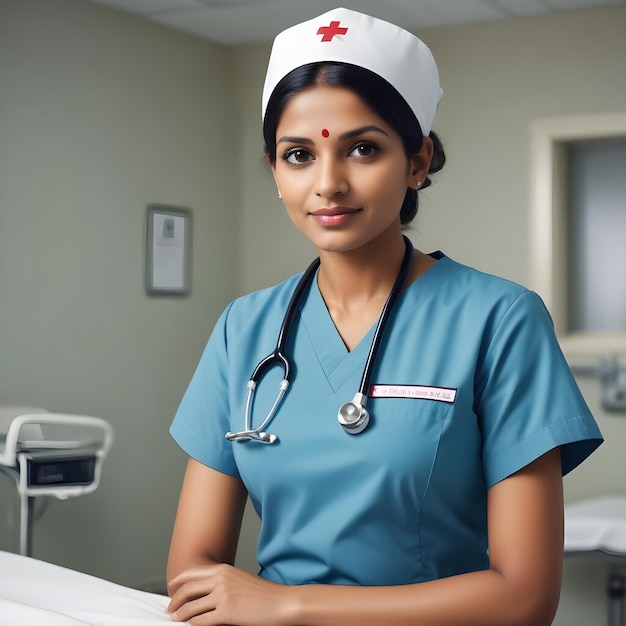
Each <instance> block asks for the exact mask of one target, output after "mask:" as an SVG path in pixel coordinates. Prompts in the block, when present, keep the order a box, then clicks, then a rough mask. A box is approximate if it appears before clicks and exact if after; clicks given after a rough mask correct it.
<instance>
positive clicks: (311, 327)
mask: <svg viewBox="0 0 626 626" xmlns="http://www.w3.org/2000/svg"><path fill="white" fill-rule="evenodd" d="M432 256H433V257H434V258H436V259H437V263H435V264H434V265H432V266H431V267H430V268H428V269H427V270H426V271H425V272H424V273H423V274H422V275H421V276H420V277H419V278H418V279H417V280H415V281H414V282H413V283H412V284H411V285H409V287H408V288H407V289H406V290H405V291H404V293H403V294H402V295H401V296H400V298H399V299H398V301H397V302H396V304H395V306H394V310H393V311H392V315H393V316H394V317H395V315H396V314H397V313H398V311H399V310H400V309H403V310H404V309H411V308H414V307H416V306H419V305H420V303H421V302H423V301H424V300H425V299H426V298H427V297H428V296H429V295H430V294H431V293H433V291H435V290H436V289H437V287H438V286H439V285H440V284H441V283H442V282H443V281H444V280H446V279H447V277H448V276H449V275H450V274H451V273H453V272H454V271H456V269H458V265H457V264H456V263H455V262H454V261H452V260H451V259H449V258H448V257H446V256H445V255H443V253H441V252H436V253H433V255H432ZM300 315H301V324H302V325H303V327H304V329H305V330H306V333H307V335H308V337H309V340H310V342H311V345H312V347H313V350H314V352H315V355H316V356H317V359H318V362H319V364H320V367H321V368H322V370H323V372H324V375H325V376H326V379H327V380H328V383H329V385H330V386H331V388H332V389H333V391H337V390H338V389H339V388H340V387H341V386H342V385H343V384H344V383H345V382H346V380H348V378H351V377H352V376H353V375H354V373H355V371H356V370H358V369H360V368H362V367H363V363H364V362H365V359H366V358H367V354H368V352H369V350H370V346H371V345H372V339H373V338H374V331H375V329H376V323H374V325H373V326H372V327H371V328H370V329H369V330H368V332H367V333H366V334H365V335H364V336H363V337H362V338H361V341H359V343H358V344H357V345H356V346H355V347H354V348H353V349H352V350H348V349H347V347H346V345H345V344H344V342H343V340H342V338H341V335H340V334H339V332H338V331H337V328H336V327H335V324H334V322H333V320H332V318H331V316H330V313H329V312H328V309H327V308H326V303H325V302H324V298H323V297H322V294H321V292H320V290H319V287H318V285H317V274H316V275H315V277H314V278H313V280H312V281H311V286H310V288H309V290H308V292H307V294H306V295H305V297H304V298H303V301H302V303H301V305H300ZM392 330H393V320H390V324H389V325H388V326H387V327H386V329H385V333H388V332H391V331H392ZM383 341H384V338H383Z"/></svg>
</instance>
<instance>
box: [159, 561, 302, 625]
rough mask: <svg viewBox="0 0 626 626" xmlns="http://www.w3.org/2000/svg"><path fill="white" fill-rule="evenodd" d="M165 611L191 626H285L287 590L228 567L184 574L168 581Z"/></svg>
mask: <svg viewBox="0 0 626 626" xmlns="http://www.w3.org/2000/svg"><path fill="white" fill-rule="evenodd" d="M168 588H169V592H170V597H171V600H170V603H169V606H168V607H167V611H168V612H169V613H170V619H171V620H173V621H176V622H186V621H187V622H189V623H190V624H192V626H218V625H223V624H230V625H234V626H282V625H284V626H289V624H291V623H293V622H291V621H290V620H289V607H290V605H291V603H290V602H289V595H290V589H291V588H290V587H287V586H285V585H279V584H277V583H272V582H269V581H267V580H263V579H262V578H260V577H258V576H253V575H252V574H248V573H247V572H244V571H242V570H240V569H237V568H235V567H233V566H231V565H225V564H218V565H207V566H202V567H195V568H192V569H188V570H185V571H184V572H182V573H180V574H179V575H178V576H176V577H175V578H173V579H172V580H171V581H170V584H169V586H168Z"/></svg>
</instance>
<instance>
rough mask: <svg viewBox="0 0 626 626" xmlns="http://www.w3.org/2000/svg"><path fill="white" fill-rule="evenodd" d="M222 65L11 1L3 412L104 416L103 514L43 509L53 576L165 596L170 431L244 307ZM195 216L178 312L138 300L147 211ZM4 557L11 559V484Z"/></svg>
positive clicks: (0, 107)
mask: <svg viewBox="0 0 626 626" xmlns="http://www.w3.org/2000/svg"><path fill="white" fill-rule="evenodd" d="M230 66H231V64H230V60H229V54H228V52H227V51H226V50H225V49H223V48H220V47H218V46H214V45H211V44H209V43H207V42H203V41H200V40H198V39H194V38H191V37H188V36H185V35H182V34H178V33H174V32H171V31H167V30H165V29H162V28H159V27H156V26H153V25H150V24H147V23H145V22H141V21H139V20H136V19H134V18H131V17H126V16H124V15H122V14H119V13H116V12H113V11H109V10H105V9H101V8H99V7H97V6H95V5H91V4H90V3H86V2H83V1H76V0H54V2H50V1H49V0H0V138H1V140H0V403H2V404H16V403H17V404H29V405H39V406H43V407H45V408H46V409H48V410H50V411H61V412H65V411H67V412H73V413H84V414H88V415H97V416H100V417H103V418H105V419H107V420H109V421H110V422H111V424H112V425H113V427H114V429H115V435H116V439H115V443H114V445H113V448H112V451H111V454H110V456H109V458H108V459H107V461H106V462H105V465H104V476H103V479H102V484H101V486H100V488H99V489H98V491H97V492H96V493H94V494H93V495H89V496H84V497H82V498H76V499H74V500H69V501H66V502H60V501H57V500H54V501H51V502H50V505H49V509H48V511H47V512H46V513H45V515H43V517H42V518H41V520H39V521H38V522H37V523H36V524H35V536H34V553H35V556H38V557H40V558H43V559H47V560H50V561H54V562H56V563H60V564H62V565H67V566H69V567H72V568H76V569H79V570H82V571H86V572H90V573H94V574H97V575H99V576H104V577H106V578H110V579H113V580H115V581H119V582H122V583H125V584H130V585H137V584H144V583H147V582H151V581H153V580H154V581H156V580H162V579H163V575H164V567H165V558H166V553H167V548H168V544H169V535H170V532H171V524H172V521H173V515H174V510H175V506H176V500H177V494H178V490H179V487H180V480H181V476H182V471H183V468H184V457H183V454H182V453H181V452H180V451H179V450H178V448H177V446H176V445H175V444H174V443H173V442H172V440H171V439H170V437H169V435H168V432H167V429H168V426H169V423H170V421H171V418H172V415H173V413H174V411H175V409H176V406H177V404H178V401H179V399H180V396H181V395H182V393H183V391H184V389H185V387H186V385H187V382H188V380H189V378H190V376H191V374H192V372H193V369H194V367H195V365H196V362H197V360H198V358H199V355H200V352H201V350H202V348H203V347H204V342H205V340H206V338H207V337H208V334H209V333H210V330H211V328H212V325H213V323H214V322H215V319H216V317H217V315H218V314H219V312H220V311H221V309H222V308H223V307H224V306H225V304H226V303H227V302H228V301H229V300H230V299H231V298H232V297H233V295H234V293H235V286H234V285H235V283H236V280H237V275H238V267H237V259H238V255H237V254H236V241H237V223H238V222H237V207H238V206H239V202H240V201H239V198H238V188H239V183H240V180H239V177H237V176H236V175H235V174H234V172H233V167H232V164H233V162H234V160H235V154H236V153H237V151H238V146H237V142H236V141H233V137H234V135H235V134H236V127H237V123H236V109H235V107H234V106H233V101H234V99H233V97H232V81H231V72H230ZM152 202H161V203H171V204H176V205H182V206H186V207H190V208H191V209H192V211H193V284H192V292H191V295H190V296H189V297H187V298H164V297H160V298H154V297H148V296H147V295H146V294H145V291H144V284H143V276H144V274H143V272H144V240H145V210H146V205H147V204H148V203H152ZM0 489H1V490H2V491H1V492H0V498H1V501H2V502H3V504H2V505H0V547H1V548H9V549H12V548H14V547H16V545H17V544H16V540H17V533H16V524H17V520H18V510H17V509H16V508H15V506H14V505H15V500H16V497H15V495H14V494H15V489H14V487H13V486H12V485H11V483H10V481H9V480H8V479H7V478H5V477H0Z"/></svg>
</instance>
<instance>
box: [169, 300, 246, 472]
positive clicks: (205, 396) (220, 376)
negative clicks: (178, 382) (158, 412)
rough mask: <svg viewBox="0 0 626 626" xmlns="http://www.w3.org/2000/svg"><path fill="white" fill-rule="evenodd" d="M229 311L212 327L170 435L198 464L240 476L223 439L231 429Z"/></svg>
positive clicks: (230, 445)
mask: <svg viewBox="0 0 626 626" xmlns="http://www.w3.org/2000/svg"><path fill="white" fill-rule="evenodd" d="M231 306H232V305H231ZM229 311H230V306H229V307H228V308H227V309H226V310H225V311H224V313H222V315H221V317H220V318H219V320H218V321H217V324H216V325H215V328H214V329H213V333H212V334H211V337H210V339H209V341H208V343H207V345H206V348H205V350H204V353H203V354H202V357H201V358H200V362H199V364H198V367H197V368H196V371H195V373H194V375H193V377H192V379H191V382H190V383H189V386H188V387H187V390H186V392H185V394H184V396H183V399H182V400H181V403H180V406H179V407H178V411H177V412H176V415H175V416H174V420H173V422H172V425H171V427H170V434H171V435H172V437H173V438H174V440H175V441H176V443H178V445H179V446H180V447H181V448H182V449H183V450H184V451H185V452H186V453H187V454H188V455H189V456H191V457H192V458H194V459H196V460H197V461H199V462H200V463H203V464H204V465H207V466H208V467H211V468H213V469H215V470H217V471H219V472H222V473H224V474H229V475H231V476H235V477H239V471H238V470H237V466H236V464H235V459H234V457H233V452H232V444H231V443H230V442H229V441H227V440H226V438H225V434H226V432H227V431H229V430H230V423H229V416H230V407H229V393H228V352H227V341H226V323H227V319H228V313H229Z"/></svg>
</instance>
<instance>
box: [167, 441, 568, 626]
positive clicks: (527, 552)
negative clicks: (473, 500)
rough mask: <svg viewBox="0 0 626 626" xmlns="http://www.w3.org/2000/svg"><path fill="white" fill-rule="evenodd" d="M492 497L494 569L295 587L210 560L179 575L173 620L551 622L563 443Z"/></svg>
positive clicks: (284, 625)
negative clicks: (389, 582) (400, 582)
mask: <svg viewBox="0 0 626 626" xmlns="http://www.w3.org/2000/svg"><path fill="white" fill-rule="evenodd" d="M488 496H489V498H488V521H489V552H490V564H491V568H490V569H489V570H486V571H481V572H473V573H469V574H462V575H458V576H451V577H449V578H444V579H440V580H435V581H431V582H425V583H416V584H410V585H404V586H397V587H350V586H333V585H304V586H301V587H287V586H281V585H276V584H274V583H268V582H267V581H262V580H260V579H258V578H257V577H252V576H250V575H249V574H246V573H244V572H239V571H237V570H236V569H235V568H229V567H225V566H223V565H217V566H210V567H205V568H198V569H197V570H196V571H195V572H194V571H193V570H192V571H191V572H189V573H188V574H186V575H183V577H179V578H178V579H177V584H178V590H177V593H176V595H175V597H174V598H173V600H172V605H171V610H176V615H174V616H173V619H175V620H177V621H184V620H186V619H191V618H192V617H193V616H194V615H195V616H197V617H196V618H194V619H193V620H192V622H191V623H192V624H194V626H195V625H196V624H197V625H198V626H200V625H206V626H217V625H218V624H238V625H239V626H252V625H255V626H258V625H265V624H266V625H267V626H279V625H280V626H294V625H295V624H298V625H299V626H353V625H354V624H359V626H380V624H389V625H390V626H391V625H393V626H405V625H406V626H416V625H419V626H547V625H549V624H551V623H552V620H553V618H554V614H555V612H556V608H557V605H558V599H559V593H560V586H561V571H562V561H563V488H562V479H561V463H560V453H559V450H558V449H555V450H553V451H551V452H548V453H547V454H545V455H543V456H542V457H540V458H539V459H537V460H536V461H534V462H533V463H531V464H530V465H528V466H527V467H525V468H523V469H522V470H520V471H519V472H517V473H516V474H514V475H513V476H511V477H509V478H507V479H505V480H503V481H501V482H500V483H498V484H496V485H495V486H493V487H492V488H491V489H490V490H489V494H488Z"/></svg>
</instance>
